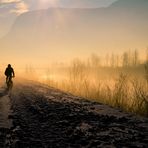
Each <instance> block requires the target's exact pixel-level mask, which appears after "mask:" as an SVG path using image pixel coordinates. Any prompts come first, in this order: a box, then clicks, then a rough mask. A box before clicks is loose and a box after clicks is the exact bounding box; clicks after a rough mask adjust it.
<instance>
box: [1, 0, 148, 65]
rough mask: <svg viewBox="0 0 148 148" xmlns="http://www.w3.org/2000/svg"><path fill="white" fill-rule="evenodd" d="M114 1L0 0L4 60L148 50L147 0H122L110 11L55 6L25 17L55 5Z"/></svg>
mask: <svg viewBox="0 0 148 148" xmlns="http://www.w3.org/2000/svg"><path fill="white" fill-rule="evenodd" d="M113 1H116V0H0V38H1V39H0V53H1V55H0V59H1V62H2V61H4V62H5V61H7V60H11V61H13V62H14V63H17V62H18V61H20V60H21V62H24V63H37V64H38V63H41V62H42V63H46V64H48V63H49V61H52V59H53V61H54V60H55V61H57V60H59V59H61V61H63V60H69V59H71V58H73V57H81V58H82V57H84V58H85V57H87V56H88V55H90V54H91V53H96V54H99V55H101V56H102V55H103V54H104V55H105V54H106V53H108V52H109V53H112V52H113V53H118V52H119V53H120V52H121V53H122V52H123V51H126V50H134V49H140V50H141V49H142V50H143V51H144V50H145V49H146V47H147V46H148V45H147V41H148V36H147V34H148V29H147V26H148V20H147V18H148V13H147V11H148V9H147V8H148V3H147V0H120V1H118V2H116V3H115V4H114V5H112V6H111V7H109V8H106V9H83V10H82V9H80V10H79V11H78V10H77V9H53V10H54V11H53V10H52V9H49V10H41V11H37V12H32V13H31V12H30V13H27V14H24V15H20V14H22V13H24V12H29V11H33V10H37V9H46V8H49V7H85V8H86V7H91V8H92V7H107V6H109V5H110V4H111V3H113ZM122 6H123V7H122ZM127 6H128V8H127ZM130 6H132V7H130ZM121 8H122V9H121ZM63 10H64V11H63ZM69 10H70V11H69ZM71 10H72V11H71ZM90 10H91V11H92V12H87V11H90ZM96 10H97V11H96ZM52 11H53V12H52ZM49 12H51V13H49ZM18 15H19V16H18ZM17 16H18V19H16V17H17ZM15 19H16V21H15V22H14V20H15ZM13 24H14V25H13ZM11 25H12V26H13V27H12V28H11ZM9 30H10V31H9ZM7 33H8V34H7ZM21 62H18V63H17V64H21ZM0 64H1V63H0ZM0 67H1V65H0Z"/></svg>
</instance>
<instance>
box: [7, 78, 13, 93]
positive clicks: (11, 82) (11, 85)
mask: <svg viewBox="0 0 148 148" xmlns="http://www.w3.org/2000/svg"><path fill="white" fill-rule="evenodd" d="M6 84H7V90H8V91H10V90H11V89H12V87H13V81H12V76H9V77H7V79H6Z"/></svg>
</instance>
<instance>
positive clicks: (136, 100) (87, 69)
mask: <svg viewBox="0 0 148 148" xmlns="http://www.w3.org/2000/svg"><path fill="white" fill-rule="evenodd" d="M57 71H58V72H57ZM57 71H56V72H54V73H52V71H50V72H48V73H47V77H46V79H45V80H44V83H46V84H48V85H50V86H54V87H56V88H59V89H61V90H64V91H66V92H70V93H72V94H74V95H77V96H82V97H84V98H87V99H90V100H95V101H98V102H101V103H104V104H108V105H111V106H113V107H118V108H121V109H123V110H125V111H128V112H132V113H136V114H139V115H143V116H148V81H147V72H148V71H147V67H146V65H142V64H141V65H138V66H135V67H94V66H90V65H88V64H87V63H85V62H82V61H80V60H75V61H73V62H72V63H71V65H69V67H67V68H63V69H62V68H61V69H59V70H57Z"/></svg>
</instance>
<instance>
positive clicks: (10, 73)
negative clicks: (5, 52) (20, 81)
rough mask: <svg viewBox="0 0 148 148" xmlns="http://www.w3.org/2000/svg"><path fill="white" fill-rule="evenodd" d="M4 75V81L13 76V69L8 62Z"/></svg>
mask: <svg viewBox="0 0 148 148" xmlns="http://www.w3.org/2000/svg"><path fill="white" fill-rule="evenodd" d="M5 75H6V82H7V81H8V79H11V78H12V77H14V76H15V74H14V70H13V68H12V67H11V65H10V64H8V67H7V68H6V70H5Z"/></svg>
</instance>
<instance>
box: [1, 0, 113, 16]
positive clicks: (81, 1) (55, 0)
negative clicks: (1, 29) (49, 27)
mask: <svg viewBox="0 0 148 148" xmlns="http://www.w3.org/2000/svg"><path fill="white" fill-rule="evenodd" d="M114 1H116V0H0V17H4V16H5V15H6V14H8V13H15V14H21V13H24V12H26V11H31V10H34V9H45V8H48V7H57V6H60V7H105V6H108V5H110V4H111V3H112V2H114Z"/></svg>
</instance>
